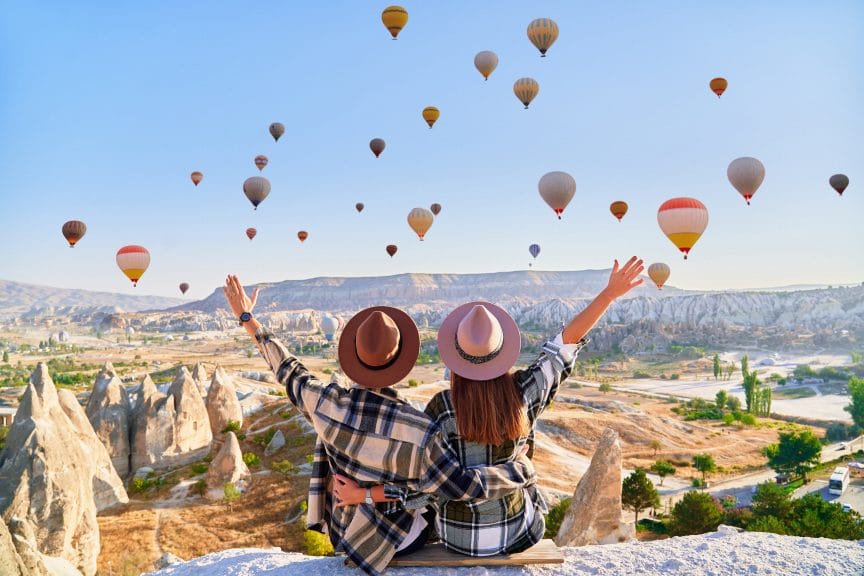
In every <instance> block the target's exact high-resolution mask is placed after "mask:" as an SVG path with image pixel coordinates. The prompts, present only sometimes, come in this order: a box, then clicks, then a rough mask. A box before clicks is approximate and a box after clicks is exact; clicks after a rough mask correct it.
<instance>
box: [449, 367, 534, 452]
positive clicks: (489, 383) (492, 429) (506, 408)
mask: <svg viewBox="0 0 864 576" xmlns="http://www.w3.org/2000/svg"><path fill="white" fill-rule="evenodd" d="M450 379H451V386H450V395H451V397H452V398H453V408H454V409H455V410H456V427H457V429H458V430H459V435H460V436H461V437H462V438H463V439H464V440H466V441H468V442H477V443H479V444H491V445H493V446H498V445H500V444H503V443H504V442H506V441H508V440H513V441H515V440H517V439H519V438H520V437H522V436H527V435H528V421H527V417H526V415H525V409H524V407H525V400H524V399H523V398H522V394H521V392H520V391H519V389H518V388H517V387H516V383H515V381H514V380H513V376H512V375H511V374H510V373H509V372H508V373H506V374H502V375H501V376H498V377H497V378H493V379H491V380H470V379H468V378H463V377H462V376H459V375H458V374H456V373H453V374H452V376H451V378H450Z"/></svg>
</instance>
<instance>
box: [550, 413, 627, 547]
mask: <svg viewBox="0 0 864 576" xmlns="http://www.w3.org/2000/svg"><path fill="white" fill-rule="evenodd" d="M634 536H635V530H634V529H633V525H632V524H623V523H622V522H621V444H620V442H619V441H618V433H617V432H615V431H614V430H612V429H611V428H606V429H605V430H604V431H603V435H602V436H601V437H600V442H599V443H598V444H597V449H596V451H595V452H594V456H593V458H591V465H590V466H589V467H588V470H587V472H585V475H584V476H582V479H581V480H579V484H578V485H577V486H576V491H575V492H574V493H573V498H571V499H570V507H569V508H568V509H567V513H566V514H565V515H564V520H563V521H562V522H561V527H560V529H559V530H558V535H557V536H556V537H555V544H557V545H558V546H586V545H590V544H614V543H617V542H624V541H625V540H629V539H631V538H633V537H634Z"/></svg>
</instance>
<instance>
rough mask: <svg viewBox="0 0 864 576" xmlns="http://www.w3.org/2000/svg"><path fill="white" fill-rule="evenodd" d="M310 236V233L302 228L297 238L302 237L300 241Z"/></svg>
mask: <svg viewBox="0 0 864 576" xmlns="http://www.w3.org/2000/svg"><path fill="white" fill-rule="evenodd" d="M308 237H309V233H308V232H306V231H305V230H300V231H299V232H297V238H299V239H300V242H305V241H306V238H308Z"/></svg>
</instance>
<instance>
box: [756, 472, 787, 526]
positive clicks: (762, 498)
mask: <svg viewBox="0 0 864 576" xmlns="http://www.w3.org/2000/svg"><path fill="white" fill-rule="evenodd" d="M750 508H751V509H752V510H753V516H754V517H756V518H765V517H768V516H770V517H772V518H774V519H775V520H780V521H783V522H785V521H786V520H788V519H789V518H790V517H791V516H792V513H793V512H794V508H795V506H794V503H793V502H792V497H791V496H790V494H789V493H788V492H787V491H786V490H784V489H783V487H782V486H780V485H779V484H775V483H773V482H765V483H762V484H760V485H759V487H758V488H757V489H756V494H754V495H753V502H752V504H751V505H750ZM758 531H759V532H773V530H758ZM776 533H777V534H783V532H776Z"/></svg>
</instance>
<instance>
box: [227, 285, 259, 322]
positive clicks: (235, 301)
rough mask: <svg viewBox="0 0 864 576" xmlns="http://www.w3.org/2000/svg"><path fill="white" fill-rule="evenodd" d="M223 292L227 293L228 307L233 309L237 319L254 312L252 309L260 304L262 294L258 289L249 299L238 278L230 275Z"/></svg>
mask: <svg viewBox="0 0 864 576" xmlns="http://www.w3.org/2000/svg"><path fill="white" fill-rule="evenodd" d="M222 291H223V292H225V299H226V300H227V301H228V306H230V307H231V311H232V312H233V313H234V316H235V317H239V316H240V314H242V313H243V312H252V309H253V308H255V303H256V302H258V293H259V292H260V290H259V289H258V288H256V289H255V291H254V292H253V293H252V297H251V298H249V296H247V295H246V291H245V290H244V289H243V285H242V284H240V280H239V279H238V278H237V276H230V275H229V276H228V277H227V278H225V286H224V287H223V288H222Z"/></svg>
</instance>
